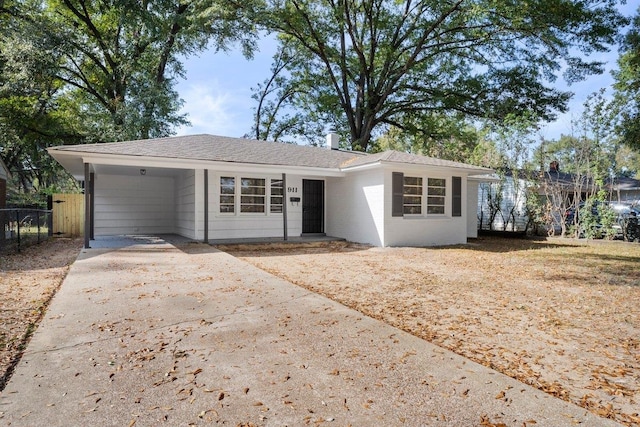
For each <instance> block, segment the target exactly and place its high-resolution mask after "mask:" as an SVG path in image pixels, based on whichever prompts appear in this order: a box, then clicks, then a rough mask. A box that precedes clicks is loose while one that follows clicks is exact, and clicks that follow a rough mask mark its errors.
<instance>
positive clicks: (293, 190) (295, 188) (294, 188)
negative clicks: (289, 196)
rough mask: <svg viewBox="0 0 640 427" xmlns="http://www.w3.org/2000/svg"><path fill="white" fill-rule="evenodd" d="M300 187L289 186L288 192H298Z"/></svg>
mask: <svg viewBox="0 0 640 427" xmlns="http://www.w3.org/2000/svg"><path fill="white" fill-rule="evenodd" d="M297 192H298V187H287V193H297Z"/></svg>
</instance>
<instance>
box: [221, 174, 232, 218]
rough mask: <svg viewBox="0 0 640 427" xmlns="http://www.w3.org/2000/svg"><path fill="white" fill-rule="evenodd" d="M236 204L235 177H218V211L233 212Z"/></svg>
mask: <svg viewBox="0 0 640 427" xmlns="http://www.w3.org/2000/svg"><path fill="white" fill-rule="evenodd" d="M235 206H236V179H235V178H234V177H231V176H221V177H220V213H233V212H235Z"/></svg>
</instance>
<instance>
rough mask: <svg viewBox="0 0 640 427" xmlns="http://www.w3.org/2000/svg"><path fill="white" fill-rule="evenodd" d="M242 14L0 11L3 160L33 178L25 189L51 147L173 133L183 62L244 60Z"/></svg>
mask: <svg viewBox="0 0 640 427" xmlns="http://www.w3.org/2000/svg"><path fill="white" fill-rule="evenodd" d="M247 4H249V2H245V6H244V7H245V8H247V7H248V6H247ZM240 12H242V13H244V12H245V9H240V8H238V7H237V6H236V5H234V4H233V3H232V2H227V1H224V0H209V1H197V0H196V1H188V2H185V1H179V0H158V1H153V2H151V1H148V0H142V1H136V0H113V1H99V2H94V1H88V0H48V1H44V2H41V1H36V0H23V1H6V2H2V3H0V19H1V20H2V22H3V23H5V24H6V26H5V28H3V33H2V35H0V67H1V68H0V72H1V73H2V76H0V81H4V82H10V83H12V84H11V85H9V86H10V87H9V89H7V90H5V91H4V92H3V93H0V102H3V106H7V105H8V106H9V107H10V108H7V109H2V110H0V126H2V128H3V129H4V130H6V131H7V132H2V135H0V138H2V142H3V146H4V147H9V146H11V147H13V148H12V150H11V152H10V153H8V152H7V151H8V150H7V149H5V150H3V152H2V156H3V158H5V160H7V159H8V161H7V164H8V165H9V166H10V167H11V168H12V169H14V170H17V171H19V173H20V174H22V172H20V171H29V172H28V173H24V174H23V175H21V176H22V178H23V180H24V187H25V188H28V187H29V185H31V183H30V182H29V181H30V180H31V179H32V178H33V177H32V175H33V173H32V171H34V170H45V169H48V168H49V166H48V165H47V164H45V163H43V162H45V161H46V160H45V158H44V157H41V156H40V155H39V153H44V152H45V148H46V147H47V146H50V145H57V144H61V143H69V142H72V143H83V142H106V141H115V140H126V139H145V138H153V137H161V136H168V135H171V134H173V133H174V130H173V129H174V128H175V126H176V125H180V124H183V123H186V117H185V116H184V115H181V114H180V113H179V109H180V106H181V103H182V101H181V100H180V99H179V97H178V94H177V92H176V91H175V90H174V84H175V81H176V79H177V78H179V77H181V76H182V73H183V70H182V66H181V63H180V61H179V58H180V57H183V56H187V55H190V54H194V53H197V52H199V51H201V50H203V49H205V48H208V47H210V48H214V49H226V48H227V47H228V46H229V45H230V44H231V43H234V42H239V43H241V44H242V46H243V49H244V51H245V53H247V54H249V53H250V52H251V50H252V49H253V43H254V40H255V32H254V31H253V25H252V23H251V22H250V21H249V20H248V19H247V17H246V16H245V15H244V14H240ZM3 86H6V85H3ZM36 153H38V155H36Z"/></svg>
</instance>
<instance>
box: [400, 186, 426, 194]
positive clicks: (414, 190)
mask: <svg viewBox="0 0 640 427" xmlns="http://www.w3.org/2000/svg"><path fill="white" fill-rule="evenodd" d="M404 194H420V195H421V194H422V187H418V186H415V187H409V186H405V187H404Z"/></svg>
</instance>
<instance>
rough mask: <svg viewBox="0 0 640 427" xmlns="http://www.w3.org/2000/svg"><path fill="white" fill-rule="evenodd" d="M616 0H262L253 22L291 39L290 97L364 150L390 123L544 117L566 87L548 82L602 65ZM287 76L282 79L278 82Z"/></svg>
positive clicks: (559, 104)
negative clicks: (598, 57) (293, 91)
mask: <svg viewBox="0 0 640 427" xmlns="http://www.w3.org/2000/svg"><path fill="white" fill-rule="evenodd" d="M615 5H616V1H615V0H606V1H604V2H601V1H599V0H585V1H574V0H534V1H529V2H526V3H523V2H520V1H514V0H474V1H465V0H450V1H442V0H424V1H417V0H399V1H391V0H315V1H314V0H267V1H266V2H265V6H264V10H262V11H261V13H260V14H259V15H258V18H257V19H258V23H259V24H260V25H261V26H262V27H264V28H266V29H267V30H270V31H274V32H276V33H277V34H278V35H279V37H280V40H281V41H282V43H286V44H287V46H288V47H289V48H290V49H292V51H293V52H294V55H293V56H292V58H293V60H292V61H291V62H290V63H289V64H287V65H286V67H285V69H286V71H287V75H286V78H287V80H288V81H289V82H295V86H296V87H298V88H304V90H300V91H299V92H298V94H297V95H296V96H292V97H291V98H290V99H289V101H288V102H289V103H290V104H291V106H292V107H293V108H296V109H299V110H302V111H304V112H306V113H309V114H311V115H313V117H314V119H316V120H324V122H325V123H326V124H329V125H332V126H334V127H335V128H344V129H348V132H349V141H350V143H351V148H353V149H354V150H363V151H366V150H368V149H369V148H370V145H371V141H372V139H373V138H374V137H375V136H376V135H379V134H381V133H384V132H385V131H386V130H387V128H388V127H389V126H395V127H397V128H399V129H403V130H405V131H409V132H416V133H417V132H422V133H423V134H425V135H428V134H429V128H430V127H429V125H428V123H429V122H430V119H434V118H435V119H440V118H441V117H443V116H446V115H449V114H460V115H462V116H463V117H466V118H469V119H471V120H473V119H475V118H488V119H492V120H500V119H502V118H504V117H505V116H506V115H507V114H521V113H524V112H527V113H528V114H531V115H534V116H536V117H537V118H540V119H545V120H550V119H553V118H554V117H555V113H556V112H557V111H562V112H563V111H565V110H566V105H567V101H568V99H569V97H570V94H569V93H565V92H560V91H558V90H555V89H553V88H552V87H551V86H550V82H552V81H553V80H554V79H555V78H556V77H557V74H558V72H559V70H560V69H561V68H562V66H563V64H566V69H565V72H564V76H565V78H566V79H567V80H569V81H577V80H580V79H582V78H583V77H584V76H586V75H588V74H592V73H599V72H602V64H601V63H599V62H597V61H594V62H586V61H585V60H583V59H581V58H580V56H579V55H582V54H590V53H593V52H601V51H606V50H607V46H608V45H611V44H613V42H614V40H615V39H614V38H615V35H616V28H618V27H619V26H621V25H624V23H625V22H626V21H625V18H624V17H623V16H621V15H620V14H619V13H618V11H617V10H616V8H615ZM288 84H290V83H288Z"/></svg>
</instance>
